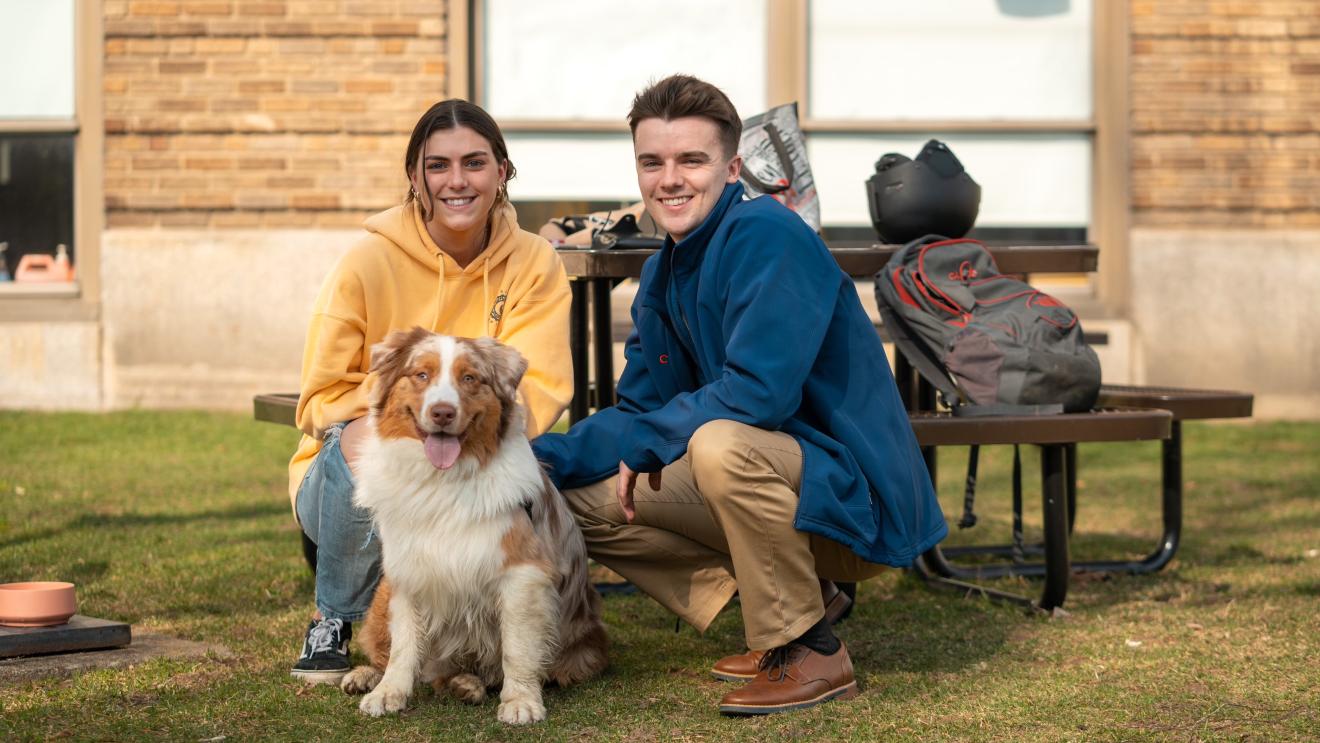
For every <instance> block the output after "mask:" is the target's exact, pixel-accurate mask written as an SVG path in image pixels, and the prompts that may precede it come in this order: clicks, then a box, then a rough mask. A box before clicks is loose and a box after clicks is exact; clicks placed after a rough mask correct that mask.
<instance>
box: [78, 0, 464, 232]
mask: <svg viewBox="0 0 1320 743" xmlns="http://www.w3.org/2000/svg"><path fill="white" fill-rule="evenodd" d="M446 5H447V3H446V1H445V0H287V1H279V0H269V1H266V0H263V1H261V2H256V1H252V0H177V1H176V2H164V1H161V2H155V1H152V2H148V1H147V0H141V1H139V0H105V2H104V7H105V36H106V39H105V51H106V59H105V76H104V83H105V126H106V144H105V149H106V153H105V195H106V209H107V223H108V225H109V226H110V227H124V226H135V227H139V226H189V227H205V226H214V227H336V226H356V225H357V224H358V223H360V221H361V219H362V217H363V216H364V215H366V214H368V213H371V212H374V211H377V210H379V209H382V208H384V207H387V206H389V205H390V204H394V203H398V202H399V201H400V200H401V198H402V195H403V193H404V190H405V189H406V187H407V183H406V181H405V180H404V178H403V175H402V170H403V165H402V158H403V150H404V147H405V145H406V144H407V137H408V133H409V132H410V131H411V130H412V126H413V124H414V123H415V122H416V120H417V117H418V115H419V114H420V113H421V112H422V111H424V110H425V109H426V108H427V107H428V106H429V105H430V104H432V103H434V102H436V101H438V100H440V99H442V98H444V97H445V92H446V85H445V80H446V76H445V64H446V63H445V51H446V47H445V15H446V14H445V10H446Z"/></svg>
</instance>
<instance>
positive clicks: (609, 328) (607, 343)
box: [591, 279, 614, 410]
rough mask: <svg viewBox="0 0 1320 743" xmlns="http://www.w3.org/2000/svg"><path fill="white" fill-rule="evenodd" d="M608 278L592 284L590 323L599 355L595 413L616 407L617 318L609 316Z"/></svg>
mask: <svg viewBox="0 0 1320 743" xmlns="http://www.w3.org/2000/svg"><path fill="white" fill-rule="evenodd" d="M611 288H612V282H611V281H610V280H609V279H592V281H591V322H592V332H593V333H594V337H593V339H592V345H593V350H594V351H595V354H596V399H595V403H596V410H602V409H604V408H608V407H610V406H611V405H613V404H614V327H613V323H614V318H613V317H612V316H611V313H610V289H611Z"/></svg>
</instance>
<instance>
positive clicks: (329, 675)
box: [289, 670, 348, 686]
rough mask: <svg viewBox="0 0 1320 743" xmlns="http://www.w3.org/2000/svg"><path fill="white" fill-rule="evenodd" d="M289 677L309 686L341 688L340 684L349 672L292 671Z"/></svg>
mask: <svg viewBox="0 0 1320 743" xmlns="http://www.w3.org/2000/svg"><path fill="white" fill-rule="evenodd" d="M289 675H290V676H292V677H294V678H296V679H298V680H299V681H302V682H303V683H304V684H307V685H309V686H315V685H316V684H330V685H332V686H339V682H340V681H341V680H343V678H344V677H345V676H347V675H348V671H347V670H343V671H298V670H294V671H290V672H289Z"/></svg>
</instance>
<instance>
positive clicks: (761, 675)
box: [720, 642, 860, 715]
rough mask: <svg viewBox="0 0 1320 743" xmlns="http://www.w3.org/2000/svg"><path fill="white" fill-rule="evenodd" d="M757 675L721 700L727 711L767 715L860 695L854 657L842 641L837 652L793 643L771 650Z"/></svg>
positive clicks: (721, 704)
mask: <svg viewBox="0 0 1320 743" xmlns="http://www.w3.org/2000/svg"><path fill="white" fill-rule="evenodd" d="M761 666H762V667H761V670H760V671H759V672H758V673H757V674H756V678H754V679H752V680H751V682H750V683H748V684H747V685H746V686H743V687H741V688H739V689H735V690H733V691H731V692H729V693H728V694H725V695H724V698H723V699H721V700H720V712H722V713H724V714H726V715H768V714H771V713H773V712H788V711H790V710H795V709H804V708H806V707H812V706H815V705H817V704H820V703H821V702H828V701H830V700H831V699H852V698H853V697H855V696H857V695H858V693H860V692H859V691H858V688H857V679H856V678H854V676H853V668H852V660H850V659H849V658H848V648H847V646H845V645H844V644H843V643H842V642H840V643H839V649H838V650H836V651H835V652H834V655H821V654H820V653H818V652H816V651H814V650H812V649H811V648H808V647H805V646H802V645H798V644H796V643H790V644H788V645H785V646H784V647H782V648H775V649H774V650H771V651H769V653H767V655H766V656H765V659H764V660H763V661H762V662H761Z"/></svg>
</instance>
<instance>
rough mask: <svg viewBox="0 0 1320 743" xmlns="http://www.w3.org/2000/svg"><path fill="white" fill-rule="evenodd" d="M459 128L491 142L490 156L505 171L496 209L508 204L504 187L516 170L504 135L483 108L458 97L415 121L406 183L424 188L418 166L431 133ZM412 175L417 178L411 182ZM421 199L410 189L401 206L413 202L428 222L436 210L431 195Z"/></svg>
mask: <svg viewBox="0 0 1320 743" xmlns="http://www.w3.org/2000/svg"><path fill="white" fill-rule="evenodd" d="M459 127H467V128H468V129H471V130H472V131H474V132H476V133H477V134H479V135H481V136H482V137H483V138H484V139H485V140H486V141H487V142H489V143H490V149H491V155H492V156H493V157H494V158H495V162H496V164H498V165H503V166H504V168H505V171H504V183H501V184H500V190H499V192H498V193H496V194H495V206H496V207H498V206H499V205H501V204H503V203H505V202H507V201H508V200H509V193H508V191H507V190H505V184H506V183H508V182H509V181H511V180H513V176H514V175H515V174H516V173H517V171H516V170H515V169H514V167H513V161H511V160H509V149H508V147H506V146H505V144H504V134H503V132H501V131H500V126H499V124H496V123H495V119H492V118H491V116H490V114H488V113H486V111H485V109H483V108H482V107H481V106H478V105H477V104H475V103H472V102H471V101H464V100H460V99H458V98H450V99H449V100H446V101H440V102H439V103H437V104H435V105H434V106H431V108H430V109H428V110H427V111H426V113H424V114H422V118H420V119H418V120H417V125H416V126H414V127H413V132H412V136H411V137H410V138H409V139H408V152H407V154H406V155H405V156H404V160H403V172H404V173H405V174H406V175H407V176H408V180H409V182H414V183H418V184H420V185H421V186H422V187H423V188H426V178H424V177H423V176H422V167H421V166H422V164H421V159H422V148H423V147H425V146H426V140H428V139H430V138H431V134H432V133H434V132H438V131H444V130H446V129H457V128H459ZM413 176H416V178H415V179H414V178H413ZM421 197H422V194H419V193H417V191H416V190H415V189H412V188H410V189H408V196H407V197H406V198H405V199H404V201H403V203H405V204H407V203H409V202H411V201H416V202H417V206H418V208H420V209H421V210H422V218H423V220H426V221H430V219H431V214H432V212H434V210H435V207H434V204H433V201H432V199H433V198H434V197H433V196H432V195H431V194H430V193H427V194H426V200H425V201H423V200H422V198H421Z"/></svg>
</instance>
